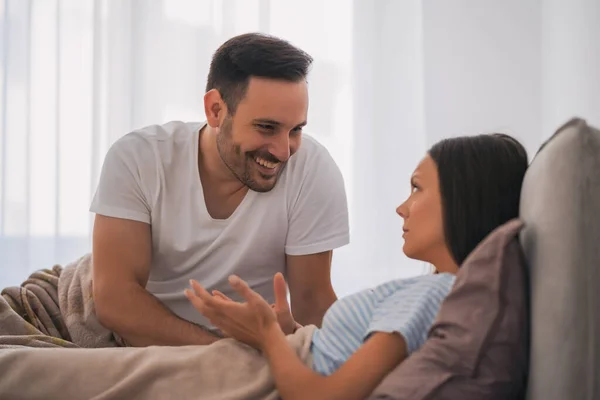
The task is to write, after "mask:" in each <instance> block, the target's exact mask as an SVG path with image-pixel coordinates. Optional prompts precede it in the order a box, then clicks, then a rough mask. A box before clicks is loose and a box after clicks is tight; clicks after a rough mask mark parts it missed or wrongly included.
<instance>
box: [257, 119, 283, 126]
mask: <svg viewBox="0 0 600 400" xmlns="http://www.w3.org/2000/svg"><path fill="white" fill-rule="evenodd" d="M252 123H254V124H269V125H276V126H280V125H282V124H281V122H279V121H275V120H274V119H268V118H257V119H253V120H252Z"/></svg>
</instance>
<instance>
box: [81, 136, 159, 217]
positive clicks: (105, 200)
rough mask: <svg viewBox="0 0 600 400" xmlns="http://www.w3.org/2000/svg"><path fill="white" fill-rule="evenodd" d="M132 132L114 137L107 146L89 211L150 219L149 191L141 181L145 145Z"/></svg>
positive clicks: (145, 172)
mask: <svg viewBox="0 0 600 400" xmlns="http://www.w3.org/2000/svg"><path fill="white" fill-rule="evenodd" d="M144 145H146V146H148V145H147V144H146V143H143V140H142V139H140V138H138V137H135V136H132V135H131V134H129V135H126V136H124V137H122V138H121V139H119V140H117V141H116V142H115V143H114V144H113V145H112V146H111V147H110V149H109V150H108V152H107V154H106V156H105V158H104V163H103V165H102V171H101V173H100V179H99V182H98V187H97V189H96V193H95V194H94V198H93V199H92V204H91V206H90V211H91V212H93V213H96V214H100V215H105V216H108V217H114V218H123V219H130V220H134V221H140V222H145V223H147V224H149V223H150V221H151V218H150V215H151V208H150V202H149V201H148V198H149V193H148V190H146V187H147V182H144V178H145V175H147V174H148V171H147V168H146V171H145V170H144V167H145V166H144V163H146V164H147V161H146V160H145V156H146V153H148V151H147V149H145V148H144Z"/></svg>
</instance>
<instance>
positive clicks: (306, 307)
mask: <svg viewBox="0 0 600 400" xmlns="http://www.w3.org/2000/svg"><path fill="white" fill-rule="evenodd" d="M336 300H337V297H336V295H335V292H333V291H332V292H331V293H327V294H325V295H323V294H321V295H320V296H319V295H315V296H313V297H309V296H305V297H304V298H302V299H301V300H296V299H293V298H292V313H293V315H294V320H295V321H296V322H298V323H299V324H300V325H315V326H317V327H321V324H322V323H323V316H324V315H325V313H326V312H327V310H328V309H329V307H331V305H332V304H333V303H334V302H335V301H336Z"/></svg>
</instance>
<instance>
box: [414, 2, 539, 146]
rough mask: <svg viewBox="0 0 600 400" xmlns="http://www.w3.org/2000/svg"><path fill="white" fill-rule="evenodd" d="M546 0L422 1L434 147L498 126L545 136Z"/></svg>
mask: <svg viewBox="0 0 600 400" xmlns="http://www.w3.org/2000/svg"><path fill="white" fill-rule="evenodd" d="M540 4H541V3H540V0H526V1H523V0H504V1H471V0H453V1H445V2H444V1H434V0H425V1H424V2H423V27H424V34H423V37H424V55H425V63H424V64H425V115H426V126H427V139H428V144H429V145H431V144H433V143H435V142H436V141H438V140H439V139H441V138H444V137H448V136H457V135H472V134H476V133H483V132H489V131H495V130H501V131H503V132H506V133H510V134H512V135H514V136H516V137H517V138H518V139H520V140H521V141H522V142H523V144H524V145H525V146H526V147H527V149H528V150H529V152H530V153H531V152H533V151H535V150H536V149H537V146H538V143H539V138H540V135H541V129H542V126H541V107H542V104H541V96H542V94H541V79H540V68H541V62H542V59H541V35H542V30H541V12H540Z"/></svg>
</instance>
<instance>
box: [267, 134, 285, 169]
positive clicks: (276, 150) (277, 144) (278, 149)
mask: <svg viewBox="0 0 600 400" xmlns="http://www.w3.org/2000/svg"><path fill="white" fill-rule="evenodd" d="M269 152H270V153H271V154H273V155H274V156H275V157H277V159H278V160H279V161H281V162H286V161H287V160H288V159H289V158H290V137H289V135H288V134H287V132H282V133H280V134H279V135H277V136H276V137H275V138H274V140H273V142H272V144H271V149H270V150H269Z"/></svg>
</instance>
